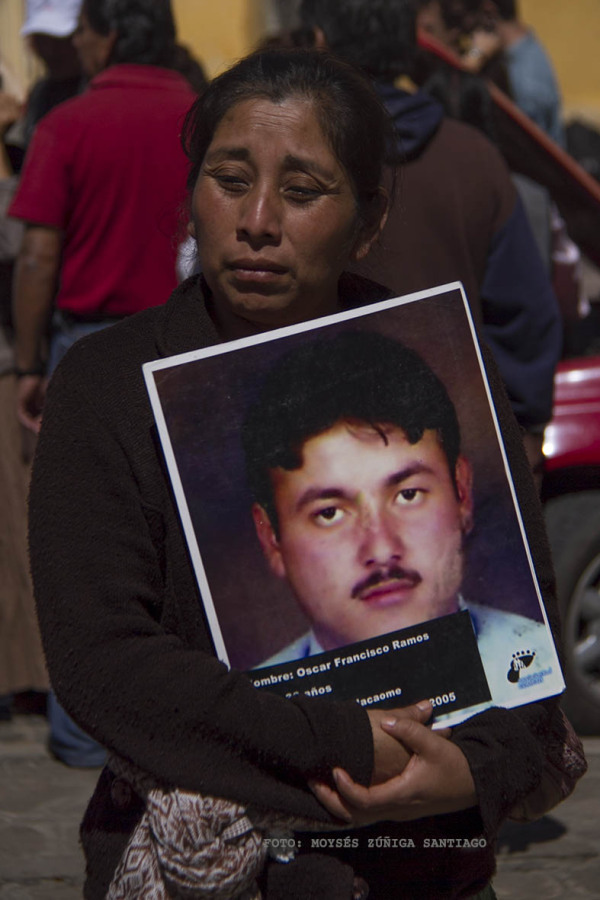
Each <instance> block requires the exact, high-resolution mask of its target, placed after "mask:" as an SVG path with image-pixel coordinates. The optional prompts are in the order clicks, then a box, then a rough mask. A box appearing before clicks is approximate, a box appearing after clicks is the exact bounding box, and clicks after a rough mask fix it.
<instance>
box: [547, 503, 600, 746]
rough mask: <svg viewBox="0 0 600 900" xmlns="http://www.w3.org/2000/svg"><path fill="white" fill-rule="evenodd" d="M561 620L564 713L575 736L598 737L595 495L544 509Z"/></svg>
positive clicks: (599, 548) (599, 606) (599, 609)
mask: <svg viewBox="0 0 600 900" xmlns="http://www.w3.org/2000/svg"><path fill="white" fill-rule="evenodd" d="M546 524H547V527H548V537H549V538H550V544H551V547H552V553H553V558H554V568H555V570H556V580H557V586H558V598H559V603H560V608H561V615H562V626H563V641H564V651H565V652H564V663H565V681H566V683H567V691H566V694H565V697H564V703H563V706H564V709H565V712H566V713H567V715H568V716H569V718H570V719H571V722H572V723H573V726H574V727H575V728H576V730H577V731H579V733H580V734H600V491H583V492H582V493H579V494H566V495H564V496H562V497H555V498H553V499H552V500H549V501H548V503H547V504H546Z"/></svg>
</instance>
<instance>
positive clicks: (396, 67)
mask: <svg viewBox="0 0 600 900" xmlns="http://www.w3.org/2000/svg"><path fill="white" fill-rule="evenodd" d="M298 14H299V17H300V22H301V24H302V26H303V28H305V29H315V28H320V29H321V30H322V31H323V33H324V35H325V39H326V41H327V46H328V48H329V49H330V50H331V52H332V53H335V54H336V56H339V57H341V59H344V60H345V61H346V62H349V63H351V64H352V65H354V66H357V67H358V68H359V69H362V70H363V71H364V72H366V73H367V74H368V75H370V76H371V78H376V79H383V80H385V79H392V78H395V77H396V76H398V75H405V74H407V73H410V71H411V69H412V63H413V58H414V55H415V49H416V44H417V26H416V15H417V12H416V7H415V2H414V0H302V2H301V3H300V9H299V13H298Z"/></svg>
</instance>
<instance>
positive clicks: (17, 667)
mask: <svg viewBox="0 0 600 900" xmlns="http://www.w3.org/2000/svg"><path fill="white" fill-rule="evenodd" d="M80 6H81V0H27V4H26V8H25V23H24V25H23V28H22V30H21V34H22V35H23V37H25V38H26V40H27V42H28V44H29V47H30V49H31V51H32V52H33V53H34V54H35V56H36V57H38V59H40V60H41V61H42V62H43V63H44V65H45V69H46V72H45V74H44V76H43V77H42V78H40V79H39V81H37V82H36V83H35V84H34V85H33V87H32V89H31V91H30V93H29V95H28V97H27V98H26V101H25V103H24V104H21V102H19V100H20V99H21V98H22V92H21V90H20V86H19V85H18V84H17V83H16V82H15V81H14V80H13V79H9V78H8V77H7V78H6V84H0V88H3V89H2V90H0V141H1V143H0V309H1V317H0V495H1V496H2V501H3V502H2V504H1V509H0V584H1V585H2V594H1V596H0V718H10V716H11V712H12V709H13V705H14V704H16V705H17V708H28V709H36V710H38V709H42V708H43V694H44V693H45V692H46V690H47V688H48V676H47V674H46V668H45V664H44V659H43V654H42V648H41V643H40V638H39V633H38V628H37V622H36V618H35V610H34V603H33V592H32V588H31V581H30V577H29V564H28V559H27V540H26V495H27V485H28V480H29V466H28V457H29V456H30V452H29V451H28V452H27V453H26V454H25V456H26V457H27V458H24V457H23V453H22V452H21V451H22V440H21V438H22V435H21V433H20V430H19V426H18V424H17V422H16V420H15V416H14V406H15V377H14V352H13V332H12V316H11V283H12V273H13V268H14V262H15V258H16V256H17V253H18V250H19V247H20V243H21V240H22V234H23V226H22V224H21V223H20V222H17V221H16V220H14V219H10V218H8V217H7V210H8V207H9V206H10V203H11V200H12V197H13V196H14V193H15V191H16V188H17V184H18V173H19V171H20V168H21V165H22V162H23V156H24V152H25V149H26V147H27V145H28V144H29V142H30V141H31V137H32V135H33V131H34V129H35V126H36V125H37V123H38V122H39V121H40V119H41V118H42V117H43V116H44V115H46V113H48V112H49V111H50V110H51V109H52V108H53V107H55V106H57V105H58V104H59V103H61V102H63V101H64V100H67V99H68V98H70V97H72V96H74V95H75V94H76V93H77V92H78V91H79V90H80V89H81V86H82V75H81V67H80V65H79V60H78V58H77V54H76V52H75V50H74V48H73V44H72V41H71V37H72V34H73V32H74V31H75V27H76V25H77V16H78V13H79V8H80ZM5 71H6V70H5V69H4V67H3V74H4V72H5ZM27 443H29V442H27ZM32 691H33V692H35V693H36V694H38V695H39V696H38V697H37V698H36V704H35V705H31V704H30V703H29V701H26V696H25V695H26V694H27V695H29V692H32ZM15 695H23V696H17V697H16V698H15ZM30 699H31V700H32V699H33V697H31V698H30ZM37 701H40V702H37ZM26 703H28V704H29V705H26Z"/></svg>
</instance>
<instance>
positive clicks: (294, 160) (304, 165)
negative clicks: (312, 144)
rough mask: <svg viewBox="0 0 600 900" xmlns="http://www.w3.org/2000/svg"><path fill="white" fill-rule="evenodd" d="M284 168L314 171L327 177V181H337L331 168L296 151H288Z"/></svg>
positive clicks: (284, 160)
mask: <svg viewBox="0 0 600 900" xmlns="http://www.w3.org/2000/svg"><path fill="white" fill-rule="evenodd" d="M283 168H284V169H286V170H287V171H292V172H293V171H300V172H314V173H315V174H316V175H320V176H321V178H325V179H326V180H327V181H335V177H336V176H335V172H332V171H331V169H326V168H324V167H323V166H322V165H321V164H320V163H318V162H317V161H316V160H314V159H311V158H310V157H307V156H297V155H296V154H294V153H287V154H286V155H285V157H284V159H283Z"/></svg>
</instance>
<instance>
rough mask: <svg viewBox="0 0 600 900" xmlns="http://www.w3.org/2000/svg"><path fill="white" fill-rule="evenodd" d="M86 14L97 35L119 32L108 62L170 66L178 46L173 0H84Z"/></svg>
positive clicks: (112, 63) (111, 63)
mask: <svg viewBox="0 0 600 900" xmlns="http://www.w3.org/2000/svg"><path fill="white" fill-rule="evenodd" d="M82 11H83V13H84V15H85V16H86V17H87V19H88V21H89V23H90V26H91V28H92V29H93V30H94V31H96V32H98V34H102V35H107V34H109V33H110V32H111V31H114V32H115V34H116V36H117V37H116V41H115V46H114V48H113V51H112V53H111V56H110V60H109V64H110V65H114V64H116V63H139V64H141V65H150V66H166V67H170V66H171V62H172V59H173V54H174V47H175V20H174V18H173V11H172V9H171V0H84V3H83V9H82Z"/></svg>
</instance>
